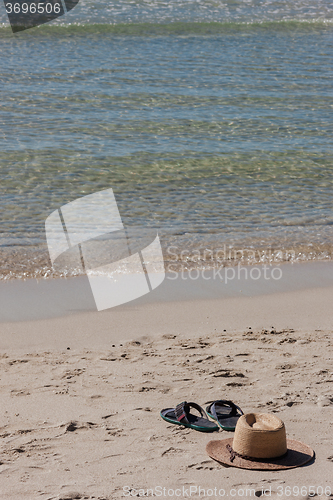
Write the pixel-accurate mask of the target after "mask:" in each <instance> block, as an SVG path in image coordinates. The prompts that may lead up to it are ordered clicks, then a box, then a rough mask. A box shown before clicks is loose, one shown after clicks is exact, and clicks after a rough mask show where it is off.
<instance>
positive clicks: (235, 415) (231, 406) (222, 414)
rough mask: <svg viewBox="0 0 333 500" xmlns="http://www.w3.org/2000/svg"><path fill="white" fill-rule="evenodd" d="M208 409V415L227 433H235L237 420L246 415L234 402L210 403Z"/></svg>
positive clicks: (223, 400) (220, 401)
mask: <svg viewBox="0 0 333 500" xmlns="http://www.w3.org/2000/svg"><path fill="white" fill-rule="evenodd" d="M209 403H210V404H209V405H208V406H207V408H206V411H207V413H208V415H209V416H210V417H211V418H213V419H214V420H216V421H217V423H218V424H219V426H220V427H221V428H222V429H223V430H225V431H234V430H235V427H236V424H237V420H238V419H239V417H240V416H242V415H244V412H243V410H241V409H240V407H239V406H237V405H235V403H233V402H232V401H228V400H226V399H220V400H218V401H209Z"/></svg>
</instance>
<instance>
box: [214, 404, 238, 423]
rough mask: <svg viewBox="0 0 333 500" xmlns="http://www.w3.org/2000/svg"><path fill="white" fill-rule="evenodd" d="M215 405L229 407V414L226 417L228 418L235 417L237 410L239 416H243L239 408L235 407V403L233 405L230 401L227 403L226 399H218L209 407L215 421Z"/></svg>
mask: <svg viewBox="0 0 333 500" xmlns="http://www.w3.org/2000/svg"><path fill="white" fill-rule="evenodd" d="M216 405H220V406H226V407H228V406H229V407H230V413H229V415H228V416H229V417H234V416H236V415H237V410H239V412H240V414H241V415H243V411H242V410H241V409H240V408H239V406H237V405H235V403H233V402H232V401H229V400H227V399H220V400H219V401H214V403H213V404H212V406H211V412H212V415H213V417H214V418H215V419H216V420H218V418H217V412H216Z"/></svg>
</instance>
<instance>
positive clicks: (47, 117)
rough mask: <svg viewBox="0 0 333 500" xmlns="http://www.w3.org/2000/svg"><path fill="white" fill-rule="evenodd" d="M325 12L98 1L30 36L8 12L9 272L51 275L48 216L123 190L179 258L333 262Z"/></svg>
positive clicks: (4, 65)
mask: <svg viewBox="0 0 333 500" xmlns="http://www.w3.org/2000/svg"><path fill="white" fill-rule="evenodd" d="M311 4H314V2H310V1H296V2H295V1H293V2H291V1H290V2H289V1H284V2H274V1H267V2H262V1H254V0H252V1H249V2H243V1H242V2H240V1H239V2H238V1H231V0H228V1H225V2H217V1H216V2H213V1H210V2H208V1H204V2H193V1H188V2H180V1H174V2H156V1H155V2H143V1H142V2H124V1H118V2H115V3H112V5H111V4H110V3H109V2H87V1H86V2H80V3H79V4H78V6H77V7H76V8H75V9H73V11H72V12H71V13H69V14H68V15H67V16H65V17H63V18H61V19H59V21H56V22H55V23H52V24H50V25H45V26H43V27H41V28H37V29H32V30H28V31H26V32H21V33H19V34H16V35H13V34H12V33H11V31H10V29H9V28H8V27H6V26H5V24H6V22H7V21H6V18H5V13H4V12H3V11H2V17H1V18H0V22H3V23H4V25H3V27H2V28H0V43H1V49H0V81H1V97H0V99H1V107H0V137H1V143H0V144H1V145H0V200H1V211H0V257H1V269H0V276H1V277H2V278H8V277H24V276H40V275H49V274H51V273H50V268H51V264H50V262H49V260H48V252H47V247H46V241H45V234H44V221H45V219H46V217H47V216H48V215H49V214H50V213H51V212H52V211H53V210H55V209H57V208H58V207H59V206H61V205H62V204H65V203H68V202H69V201H72V200H74V199H75V198H78V197H80V196H84V195H85V194H90V193H93V192H95V191H98V190H101V189H107V188H110V187H111V188H113V189H114V192H115V193H116V197H117V200H119V203H120V205H121V207H120V208H121V213H122V214H124V215H125V216H126V217H128V219H129V220H130V221H131V222H132V223H134V224H136V225H152V226H154V227H156V228H158V229H159V233H160V235H161V239H162V244H163V248H164V251H165V256H166V260H167V261H168V257H169V255H170V252H168V250H167V248H168V247H170V246H172V248H173V250H172V251H173V253H176V254H177V255H178V256H180V254H181V252H182V251H184V250H188V253H187V254H186V257H184V255H185V254H184V252H183V255H182V256H180V257H179V258H181V259H183V260H185V261H186V262H187V263H188V264H189V265H190V264H191V262H192V260H193V262H194V259H192V258H191V252H192V253H193V252H194V251H198V250H200V252H203V253H202V259H203V260H205V259H206V254H205V253H204V250H205V249H208V250H212V251H213V252H214V250H216V249H220V248H225V246H226V248H228V249H229V248H232V249H244V248H246V249H253V250H257V251H258V252H259V251H260V252H266V251H267V253H268V250H270V251H273V252H279V251H280V254H281V255H282V259H283V260H322V259H331V257H332V249H333V212H332V209H333V207H332V198H331V194H332V185H333V177H332V159H333V152H332V135H333V119H332V116H333V114H332V107H333V100H332V78H333V70H332V55H333V50H332V49H333V27H332V26H333V25H332V18H333V7H332V4H331V2H328V1H321V2H315V5H311ZM258 255H260V254H259V253H258ZM261 255H262V254H261ZM207 259H208V258H207ZM208 260H209V259H208ZM208 264H209V262H208Z"/></svg>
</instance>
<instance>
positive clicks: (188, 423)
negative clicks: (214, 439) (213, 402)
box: [160, 401, 219, 432]
mask: <svg viewBox="0 0 333 500" xmlns="http://www.w3.org/2000/svg"><path fill="white" fill-rule="evenodd" d="M190 408H194V409H195V410H197V411H198V412H199V413H200V415H201V417H198V416H197V415H193V414H192V413H190ZM160 415H161V417H162V418H163V420H166V422H169V423H170V424H176V425H184V426H185V427H190V428H191V429H195V430H196V431H201V432H214V431H218V430H219V428H218V426H217V425H216V424H215V423H214V422H211V421H210V420H208V417H207V414H206V412H205V410H204V409H203V408H201V406H199V405H197V404H196V403H187V402H186V401H183V402H182V403H179V405H177V406H176V408H166V409H165V410H162V411H161V413H160Z"/></svg>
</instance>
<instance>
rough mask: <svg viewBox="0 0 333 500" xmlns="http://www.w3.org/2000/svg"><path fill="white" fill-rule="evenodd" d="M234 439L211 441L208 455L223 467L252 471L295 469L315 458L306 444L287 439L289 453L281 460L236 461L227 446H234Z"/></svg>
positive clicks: (208, 446)
mask: <svg viewBox="0 0 333 500" xmlns="http://www.w3.org/2000/svg"><path fill="white" fill-rule="evenodd" d="M232 442H233V438H228V439H223V440H219V441H209V443H208V444H207V446H206V451H207V453H208V455H209V456H210V457H211V458H213V459H214V460H216V461H217V462H220V463H221V464H223V465H227V466H230V467H238V468H240V469H251V470H283V469H293V468H295V467H300V466H301V465H304V464H306V463H307V462H309V461H310V460H311V459H313V457H314V455H315V454H314V451H313V450H312V449H311V448H310V447H309V446H307V445H306V444H304V443H301V442H300V441H296V440H294V439H287V449H288V451H287V453H286V455H284V456H283V457H281V458H275V459H274V458H273V459H267V460H263V461H258V459H256V460H250V459H247V458H241V457H239V456H237V455H236V456H235V458H234V460H233V461H232V462H231V460H230V452H229V450H228V449H227V445H230V446H232Z"/></svg>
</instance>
